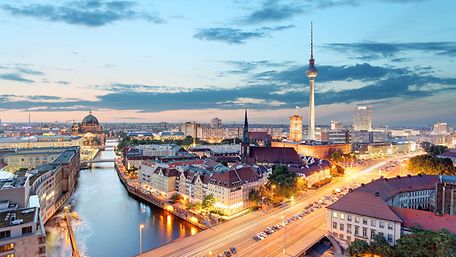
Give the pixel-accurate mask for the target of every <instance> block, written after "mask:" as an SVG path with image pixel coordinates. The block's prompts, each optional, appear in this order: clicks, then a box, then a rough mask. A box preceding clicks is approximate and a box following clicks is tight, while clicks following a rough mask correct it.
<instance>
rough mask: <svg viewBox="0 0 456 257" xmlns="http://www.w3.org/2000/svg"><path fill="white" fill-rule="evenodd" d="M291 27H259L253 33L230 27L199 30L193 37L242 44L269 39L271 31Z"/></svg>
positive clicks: (289, 26) (291, 26) (290, 26)
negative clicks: (257, 39) (258, 39)
mask: <svg viewBox="0 0 456 257" xmlns="http://www.w3.org/2000/svg"><path fill="white" fill-rule="evenodd" d="M293 27H294V26H293V25H287V26H277V27H261V28H258V29H255V30H253V31H245V30H241V29H237V28H230V27H217V28H204V29H199V30H198V32H197V33H196V34H195V35H193V37H195V38H197V39H201V40H208V41H219V42H224V43H229V44H243V43H245V42H246V41H247V40H249V39H254V38H264V37H269V36H270V33H271V32H273V31H281V30H286V29H290V28H293Z"/></svg>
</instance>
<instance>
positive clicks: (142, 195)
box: [114, 161, 207, 229]
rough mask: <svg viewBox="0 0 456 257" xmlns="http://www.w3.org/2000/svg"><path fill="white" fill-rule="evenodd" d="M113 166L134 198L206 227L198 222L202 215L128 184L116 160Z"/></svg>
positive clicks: (201, 227)
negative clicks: (170, 203)
mask: <svg viewBox="0 0 456 257" xmlns="http://www.w3.org/2000/svg"><path fill="white" fill-rule="evenodd" d="M114 167H115V170H116V173H117V176H118V177H119V180H120V181H121V183H122V185H123V186H124V187H125V189H126V190H127V192H128V193H129V194H130V195H131V196H133V197H134V198H136V199H138V200H140V201H143V202H146V203H149V204H153V205H155V206H157V207H159V208H161V209H163V210H165V211H167V212H169V213H171V214H173V215H174V216H176V217H178V218H181V219H183V220H185V221H187V222H189V223H191V224H192V225H195V226H197V227H199V228H200V229H206V228H207V226H205V225H204V224H201V222H200V221H202V220H204V219H203V217H201V216H198V215H195V214H193V213H190V212H188V211H187V210H182V209H179V208H176V207H174V206H172V205H168V204H166V203H165V201H164V200H163V199H159V198H158V197H155V196H153V195H151V194H150V193H146V192H144V191H142V190H141V189H139V188H137V187H135V186H132V185H130V184H129V183H128V181H127V178H126V177H125V176H126V175H124V174H123V173H122V171H121V170H120V167H119V164H118V163H117V161H115V162H114ZM168 206H171V207H172V208H170V207H168Z"/></svg>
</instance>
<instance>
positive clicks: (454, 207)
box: [431, 176, 456, 215]
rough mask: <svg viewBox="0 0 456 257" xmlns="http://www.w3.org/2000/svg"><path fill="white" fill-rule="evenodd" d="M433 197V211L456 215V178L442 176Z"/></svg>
mask: <svg viewBox="0 0 456 257" xmlns="http://www.w3.org/2000/svg"><path fill="white" fill-rule="evenodd" d="M439 180H440V181H439V182H438V183H437V184H436V186H435V192H434V194H433V195H432V196H431V210H432V211H433V212H435V213H439V214H450V215H456V176H440V177H439Z"/></svg>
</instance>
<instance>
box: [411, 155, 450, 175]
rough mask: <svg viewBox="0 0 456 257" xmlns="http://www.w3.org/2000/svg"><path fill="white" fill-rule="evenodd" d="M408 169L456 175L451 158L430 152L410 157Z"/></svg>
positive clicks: (422, 172) (424, 172)
mask: <svg viewBox="0 0 456 257" xmlns="http://www.w3.org/2000/svg"><path fill="white" fill-rule="evenodd" d="M408 170H410V171H412V172H414V173H421V174H427V175H455V174H456V170H455V168H454V166H453V161H452V160H451V159H449V158H438V157H435V156H432V155H429V154H424V155H418V156H414V157H412V158H410V160H409V162H408Z"/></svg>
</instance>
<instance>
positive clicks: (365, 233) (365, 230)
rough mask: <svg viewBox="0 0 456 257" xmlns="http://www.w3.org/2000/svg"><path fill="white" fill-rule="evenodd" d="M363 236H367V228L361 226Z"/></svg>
mask: <svg viewBox="0 0 456 257" xmlns="http://www.w3.org/2000/svg"><path fill="white" fill-rule="evenodd" d="M363 237H367V228H363Z"/></svg>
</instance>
